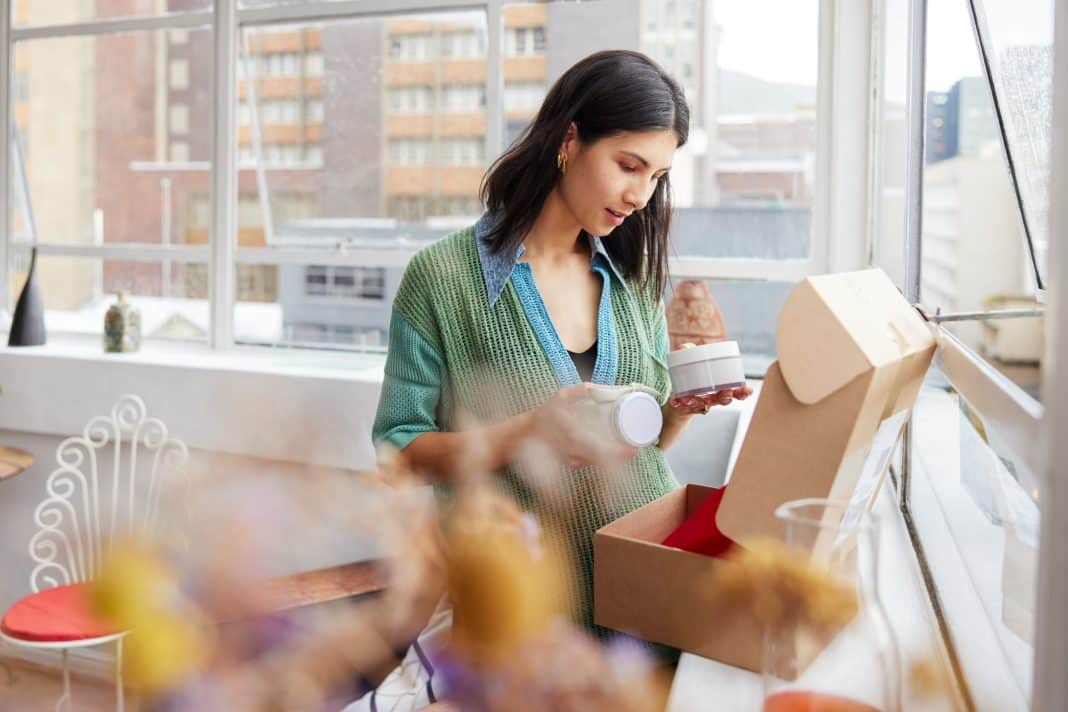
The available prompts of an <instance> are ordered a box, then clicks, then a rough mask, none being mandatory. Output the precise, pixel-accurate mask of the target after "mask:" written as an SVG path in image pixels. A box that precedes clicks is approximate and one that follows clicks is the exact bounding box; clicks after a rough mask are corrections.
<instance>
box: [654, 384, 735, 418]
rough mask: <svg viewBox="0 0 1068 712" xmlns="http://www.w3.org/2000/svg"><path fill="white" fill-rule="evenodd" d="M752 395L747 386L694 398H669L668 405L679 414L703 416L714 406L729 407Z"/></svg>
mask: <svg viewBox="0 0 1068 712" xmlns="http://www.w3.org/2000/svg"><path fill="white" fill-rule="evenodd" d="M752 394H753V389H752V388H750V387H749V386H742V387H741V388H735V389H733V390H731V389H728V390H725V391H716V392H715V393H704V394H701V395H696V396H681V397H679V396H671V398H669V399H668V404H669V405H670V406H671V407H672V408H674V409H675V410H676V411H678V412H679V413H681V414H685V415H703V414H705V413H707V412H708V411H709V410H710V409H711V408H712V406H714V405H730V404H731V403H732V402H733V401H736V400H745V399H746V398H748V397H749V396H751V395H752Z"/></svg>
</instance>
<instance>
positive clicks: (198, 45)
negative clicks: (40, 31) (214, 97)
mask: <svg viewBox="0 0 1068 712" xmlns="http://www.w3.org/2000/svg"><path fill="white" fill-rule="evenodd" d="M211 46H212V45H211V33H210V32H209V31H207V30H197V31H190V32H188V33H187V34H186V35H185V36H184V41H183V42H182V43H179V44H175V42H174V40H173V37H172V35H171V33H169V32H165V31H159V32H140V33H129V34H117V35H102V36H95V37H61V38H55V39H42V40H27V41H23V42H19V43H17V44H16V45H15V47H14V60H15V61H14V64H15V68H14V71H15V76H16V77H21V79H20V83H21V84H22V85H23V86H25V90H24V94H23V96H21V97H18V98H16V100H15V101H14V116H15V124H16V128H17V135H18V142H19V147H20V149H21V150H20V151H18V152H17V153H16V155H15V156H14V161H15V166H14V171H13V178H14V180H13V185H12V193H11V195H12V200H13V201H14V202H13V205H15V206H16V211H15V213H16V221H15V223H14V224H13V230H14V233H15V234H17V235H20V234H26V236H27V237H29V235H28V234H27V233H28V232H29V229H30V227H29V226H30V224H31V223H30V221H27V220H26V216H32V225H33V226H34V227H35V229H36V236H37V239H38V240H40V241H41V242H63V243H80V244H94V243H95V244H101V243H103V244H108V243H131V242H136V243H154V244H160V243H170V244H186V243H198V244H203V243H205V242H206V241H207V224H208V222H207V219H206V217H205V218H204V219H203V220H198V221H196V222H194V221H191V220H190V219H189V218H190V216H191V213H193V212H194V210H193V209H192V202H193V201H194V200H195V199H196V198H195V196H201V198H200V199H201V200H202V205H201V206H200V207H201V208H202V212H203V213H204V214H205V215H206V213H207V212H208V210H207V195H208V186H209V176H208V166H207V160H208V158H209V150H210V149H209V146H210V139H211V128H210V119H211V116H210V114H211V93H210V86H211ZM132 58H133V59H136V61H132ZM176 67H177V68H178V69H175V68H176ZM157 77H159V78H161V79H162V83H161V82H160V81H157ZM104 286H105V291H109V290H110V286H109V285H104Z"/></svg>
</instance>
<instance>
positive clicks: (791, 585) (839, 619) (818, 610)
mask: <svg viewBox="0 0 1068 712" xmlns="http://www.w3.org/2000/svg"><path fill="white" fill-rule="evenodd" d="M717 571H718V573H717V574H716V577H715V580H714V581H713V584H712V591H713V595H714V597H715V598H716V600H717V601H718V602H719V603H721V604H724V605H726V606H729V607H736V608H739V609H742V610H748V611H749V612H750V613H751V614H752V616H753V617H754V618H755V619H756V621H757V622H758V623H759V624H761V625H762V626H764V627H779V626H792V625H808V626H813V627H817V628H823V629H830V630H837V629H839V628H841V627H843V626H844V625H846V624H847V623H848V622H849V621H851V620H852V619H853V617H854V616H855V615H856V614H857V607H858V602H857V595H856V590H855V589H854V587H853V586H852V585H851V584H850V583H849V582H848V581H844V580H842V579H841V578H839V577H837V576H835V575H834V574H833V573H831V572H830V571H827V570H824V569H821V568H819V567H817V566H814V565H813V564H812V563H811V562H810V560H809V559H808V557H807V556H805V555H804V554H803V553H801V552H798V551H795V550H792V549H789V548H788V547H786V546H785V545H784V544H782V543H781V542H779V541H777V540H774V539H758V540H753V541H750V542H747V543H746V545H745V546H744V547H737V548H736V549H735V550H734V551H733V553H732V554H731V555H730V556H729V557H728V558H727V561H726V563H725V565H723V566H720V567H717Z"/></svg>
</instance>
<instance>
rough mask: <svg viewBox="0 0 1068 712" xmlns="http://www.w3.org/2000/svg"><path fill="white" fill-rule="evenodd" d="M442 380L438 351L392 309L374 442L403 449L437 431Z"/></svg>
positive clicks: (443, 378) (442, 369)
mask: <svg viewBox="0 0 1068 712" xmlns="http://www.w3.org/2000/svg"><path fill="white" fill-rule="evenodd" d="M444 380H445V363H444V361H443V360H442V357H441V354H439V353H438V351H437V350H436V349H435V348H434V347H433V346H431V345H430V343H429V342H428V341H427V340H426V339H424V338H423V337H422V336H421V335H420V334H419V332H418V331H416V330H415V329H414V328H412V325H411V324H410V323H409V321H408V320H407V319H406V318H405V317H404V315H403V314H401V313H400V312H398V311H397V310H396V309H394V310H393V314H392V316H391V318H390V323H389V351H388V352H387V353H386V370H385V378H384V379H383V381H382V394H381V396H379V399H378V412H377V413H376V415H375V424H374V428H373V430H372V439H373V440H374V444H375V445H376V446H377V445H378V444H379V443H382V442H388V443H390V444H391V445H393V446H394V447H395V448H397V449H398V450H403V449H404V448H406V447H408V445H409V444H411V442H412V441H413V440H415V439H416V438H417V437H419V436H420V435H422V434H423V433H427V432H433V431H437V430H440V429H441V427H440V425H439V423H438V421H437V412H438V404H439V403H440V402H441V396H442V387H443V384H444Z"/></svg>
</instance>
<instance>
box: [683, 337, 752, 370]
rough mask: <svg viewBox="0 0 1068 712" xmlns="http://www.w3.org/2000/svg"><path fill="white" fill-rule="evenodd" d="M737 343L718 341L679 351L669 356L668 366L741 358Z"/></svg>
mask: <svg viewBox="0 0 1068 712" xmlns="http://www.w3.org/2000/svg"><path fill="white" fill-rule="evenodd" d="M741 355H742V354H741V351H739V350H738V342H737V341H716V342H714V343H711V344H701V345H700V346H693V347H691V348H688V349H679V350H678V351H672V352H671V353H669V354H668V366H669V367H671V368H674V367H675V366H684V365H686V364H688V363H696V362H697V361H710V360H712V359H717V358H731V357H738V356H741Z"/></svg>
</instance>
